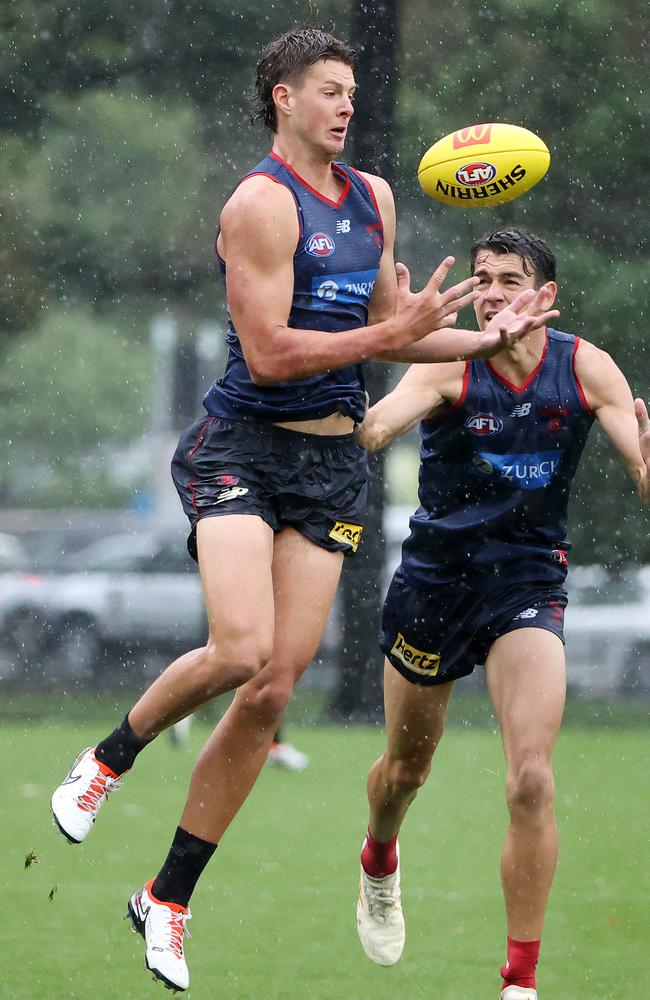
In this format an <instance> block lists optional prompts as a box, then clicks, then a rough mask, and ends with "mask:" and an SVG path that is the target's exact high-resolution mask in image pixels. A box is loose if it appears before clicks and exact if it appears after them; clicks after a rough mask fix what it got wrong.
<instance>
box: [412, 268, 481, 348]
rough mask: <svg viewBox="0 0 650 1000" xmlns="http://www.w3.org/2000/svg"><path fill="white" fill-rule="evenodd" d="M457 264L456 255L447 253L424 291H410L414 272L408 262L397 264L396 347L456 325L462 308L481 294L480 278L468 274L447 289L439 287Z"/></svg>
mask: <svg viewBox="0 0 650 1000" xmlns="http://www.w3.org/2000/svg"><path fill="white" fill-rule="evenodd" d="M454 264H455V258H454V257H445V259H444V260H443V261H442V263H441V264H440V265H439V266H438V267H437V268H436V270H435V271H434V272H433V274H432V275H431V277H430V278H429V280H428V282H427V283H426V285H425V286H424V288H423V289H422V291H421V292H412V291H411V275H410V273H409V269H408V267H407V266H406V264H401V263H398V264H396V265H395V271H396V273H397V314H396V319H397V320H398V334H397V338H398V339H396V343H395V347H403V346H405V345H406V344H412V343H413V342H414V341H416V340H420V339H421V338H422V337H426V335H427V334H428V333H433V331H434V330H441V329H443V328H444V327H449V326H453V325H454V323H455V322H456V320H457V319H458V313H459V312H460V310H461V309H463V308H464V307H465V306H469V305H471V304H472V302H474V301H475V300H476V299H477V298H478V294H477V292H476V291H475V288H476V285H478V278H466V279H465V281H460V282H459V283H458V284H457V285H453V286H452V287H451V288H448V289H447V290H446V291H444V292H441V291H440V287H441V285H442V283H443V281H444V280H445V278H446V277H447V275H448V274H449V271H450V270H451V268H452V267H453V265H454Z"/></svg>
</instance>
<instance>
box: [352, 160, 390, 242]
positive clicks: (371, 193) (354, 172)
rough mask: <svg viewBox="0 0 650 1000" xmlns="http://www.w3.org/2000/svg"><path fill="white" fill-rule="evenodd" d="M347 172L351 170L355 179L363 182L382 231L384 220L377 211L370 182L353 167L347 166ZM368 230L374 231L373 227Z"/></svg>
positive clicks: (375, 199)
mask: <svg viewBox="0 0 650 1000" xmlns="http://www.w3.org/2000/svg"><path fill="white" fill-rule="evenodd" d="M348 170H351V171H352V173H353V174H356V175H357V177H358V178H359V179H360V180H361V181H363V183H364V184H365V185H366V187H367V188H368V194H369V195H370V199H371V201H372V203H373V205H374V206H375V212H376V213H377V217H378V218H379V221H380V222H381V228H382V229H383V228H384V220H383V219H382V217H381V212H380V211H379V205H378V204H377V198H376V197H375V192H374V190H373V187H372V184H371V183H370V181H369V180H368V179H367V178H366V177H364V176H363V174H362V173H360V172H359V171H358V170H355V169H354V167H351V166H350V165H349V164H348ZM368 228H372V229H374V228H375V227H374V226H371V227H368Z"/></svg>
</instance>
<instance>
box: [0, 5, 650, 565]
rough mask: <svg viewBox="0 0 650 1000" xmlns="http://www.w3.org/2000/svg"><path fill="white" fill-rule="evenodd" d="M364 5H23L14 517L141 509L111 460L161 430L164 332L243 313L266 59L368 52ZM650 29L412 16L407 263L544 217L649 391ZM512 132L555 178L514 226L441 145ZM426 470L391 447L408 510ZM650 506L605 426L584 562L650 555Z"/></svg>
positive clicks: (539, 227)
mask: <svg viewBox="0 0 650 1000" xmlns="http://www.w3.org/2000/svg"><path fill="white" fill-rule="evenodd" d="M354 6H355V5H354V4H353V3H350V2H342V0H340V2H339V0H330V2H324V0H323V2H319V3H316V2H313V3H310V4H305V3H298V2H291V0H289V2H286V0H285V2H283V3H281V4H280V3H270V4H265V5H260V4H259V2H257V0H255V2H253V0H239V2H236V0H232V2H229V3H223V2H221V0H213V2H212V3H206V2H200V0H183V2H180V0H141V2H140V3H138V4H136V5H134V4H132V3H130V2H129V3H127V2H126V0H111V2H110V3H109V2H107V0H86V2H84V4H83V5H82V4H79V3H69V4H66V5H65V7H64V6H62V5H58V4H55V3H51V2H49V0H38V2H36V0H31V2H30V0H8V2H7V3H5V4H3V6H2V11H1V12H0V33H1V34H2V37H3V39H4V40H5V42H6V44H5V45H3V46H2V48H1V49H0V95H1V96H0V130H1V131H0V134H1V136H2V147H1V155H0V181H1V183H0V217H1V219H2V228H3V233H4V238H3V240H2V246H1V247H0V255H1V256H0V265H1V267H2V282H1V284H0V338H1V340H0V360H1V374H0V431H1V432H0V449H1V454H0V462H1V466H0V467H1V468H2V473H0V504H2V505H4V506H23V505H25V504H27V503H28V504H30V505H31V506H32V507H34V508H37V507H42V506H53V505H61V504H73V503H77V504H88V505H95V504H98V503H103V504H105V505H107V506H111V505H119V504H122V503H125V502H128V499H129V496H130V494H131V492H132V490H133V488H134V486H138V485H142V484H139V483H137V482H134V481H133V479H130V480H129V479H128V478H127V479H125V481H124V482H123V483H122V484H121V485H120V484H119V483H117V482H116V481H115V478H114V477H111V476H109V475H108V471H109V470H108V469H107V467H106V463H107V462H108V463H109V465H110V455H111V449H114V448H118V447H119V446H120V445H122V446H123V445H125V444H126V443H127V442H130V441H138V440H139V439H141V438H142V436H143V434H145V433H146V431H147V429H148V428H149V426H150V418H151V409H152V394H153V391H154V389H153V381H152V376H151V371H152V369H153V366H154V361H153V358H152V347H151V343H150V323H151V320H152V318H153V317H154V316H155V315H157V314H160V313H161V312H163V313H164V312H167V313H168V314H169V315H173V316H177V317H181V318H182V319H181V324H182V326H183V328H184V329H185V330H186V331H189V333H191V332H192V331H195V330H197V329H198V328H199V327H200V325H201V324H202V323H205V322H206V321H208V320H212V321H214V320H217V321H219V320H220V319H221V313H222V308H223V294H222V290H221V286H220V282H219V280H218V278H217V276H216V269H215V266H214V259H213V256H212V244H213V239H214V228H215V224H216V222H217V219H218V214H219V209H220V206H221V204H222V203H223V201H224V199H225V197H227V194H228V192H229V191H230V190H231V188H232V187H233V186H234V184H235V183H236V182H237V179H238V178H239V176H241V174H242V173H243V172H244V171H245V170H246V169H247V167H248V166H250V165H252V164H253V163H254V162H256V160H257V159H259V158H260V157H261V155H263V154H264V152H265V151H266V149H267V147H268V140H267V138H266V137H265V135H264V134H262V133H261V132H259V130H258V129H257V128H252V127H250V126H249V118H250V107H249V94H250V90H251V86H252V83H253V80H254V74H255V64H256V62H257V59H258V57H259V50H260V48H261V46H262V44H263V43H264V42H265V41H266V40H268V39H269V38H271V37H273V36H274V35H276V34H279V33H280V32H282V31H284V30H287V29H288V28H290V27H292V26H294V25H296V24H299V25H302V24H321V25H323V26H324V27H326V28H328V29H330V30H333V31H334V32H335V33H337V34H339V35H341V36H343V37H349V32H350V28H351V24H352V23H353V21H352V12H353V11H352V8H353V7H354ZM357 6H358V5H357ZM364 10H365V11H367V14H368V16H369V17H370V16H372V14H371V5H370V4H363V3H362V4H361V11H362V13H363V11H364ZM647 38H648V33H647V6H646V4H644V3H641V2H640V0H627V2H626V3H625V4H624V5H623V6H621V5H619V4H617V3H614V2H612V0H589V2H582V3H579V2H575V0H557V2H554V3H553V2H552V3H549V4H546V5H544V7H543V8H541V7H540V5H539V4H538V3H536V2H534V0H491V2H490V3H483V2H480V0H479V2H470V0H452V2H450V3H449V4H447V5H444V6H440V5H438V6H436V7H432V6H431V4H430V3H428V2H425V0H410V2H409V3H408V4H406V3H405V4H402V5H401V7H400V53H401V55H400V61H399V73H398V76H399V89H398V100H397V115H396V126H397V132H398V134H397V148H398V153H397V158H396V159H397V163H396V176H397V181H396V195H397V199H398V211H399V217H400V226H399V255H400V256H401V257H402V258H403V259H404V260H405V261H406V262H407V263H408V264H409V266H410V267H411V268H412V271H413V273H414V281H415V282H416V283H418V282H420V281H422V280H423V279H424V278H425V277H426V275H427V274H428V273H429V272H430V270H431V268H432V266H433V265H434V264H435V263H436V262H437V261H438V260H439V259H440V258H441V257H442V256H443V255H444V254H445V253H447V252H453V253H455V254H456V255H457V257H458V264H457V267H456V274H457V276H458V277H460V275H461V274H462V273H464V272H465V270H466V267H467V249H468V246H469V244H470V243H471V241H472V240H473V239H474V238H475V237H476V236H477V235H479V234H480V233H481V232H483V231H485V230H491V229H494V228H496V227H497V226H499V225H501V224H503V223H510V222H519V223H522V224H524V225H526V226H528V227H530V228H531V229H533V230H536V231H538V232H540V233H541V234H542V235H543V236H544V237H545V238H546V239H547V241H548V242H549V243H550V245H551V246H552V247H553V248H554V249H555V252H556V254H557V257H558V264H559V283H560V308H561V309H562V318H561V321H560V323H559V324H558V325H560V326H561V327H562V328H564V329H567V330H569V331H570V332H574V333H578V334H580V335H581V336H584V337H586V338H587V339H590V340H593V341H594V342H595V343H597V344H598V345H599V346H602V347H604V348H605V349H606V350H608V351H610V352H611V353H612V354H613V356H614V357H615V359H616V360H617V362H618V363H619V365H620V366H621V368H622V369H623V371H624V372H625V374H626V375H627V377H628V379H629V380H630V382H631V384H632V387H633V390H634V392H635V393H637V394H640V395H644V396H646V397H647V396H648V395H649V393H650V370H649V368H648V353H647V350H646V339H647V336H646V325H647V320H648V247H647V232H648V208H647V196H646V194H645V187H646V185H645V177H646V175H647V168H648V153H647V149H648V128H647V122H648V120H650V118H649V115H648V110H649V108H648V95H647V93H646V92H645V90H644V85H645V80H646V79H647V71H648V55H647ZM351 41H352V43H353V44H354V39H353V38H352V39H351ZM379 42H380V40H379V39H378V43H379ZM358 75H359V80H360V84H361V85H362V86H363V67H360V70H359V74H358ZM495 120H498V121H510V122H514V123H518V124H521V125H524V126H526V127H528V128H530V129H532V130H533V131H535V132H537V133H539V134H540V135H541V136H542V137H543V138H544V140H545V141H546V142H547V144H548V146H549V147H550V149H551V152H552V165H551V170H550V172H549V174H548V176H547V178H546V179H545V180H544V181H543V182H542V183H541V184H540V185H539V186H538V187H537V188H535V190H534V191H533V192H531V193H530V194H529V195H527V196H524V197H523V198H522V199H520V200H518V201H516V202H514V203H513V204H512V205H509V206H505V207H504V208H502V209H500V210H499V209H496V210H495V209H493V210H487V211H474V212H470V211H463V210H459V209H455V208H445V207H443V206H439V205H438V204H437V203H435V202H432V201H429V200H428V199H426V197H425V196H424V195H423V194H422V193H421V191H420V190H419V187H418V185H417V180H416V168H417V163H418V161H419V158H420V156H421V155H422V153H423V152H424V151H425V149H426V148H427V147H428V146H430V145H431V144H432V143H433V142H434V141H435V140H436V139H438V138H440V137H441V136H442V135H444V134H446V133H447V132H449V131H451V130H453V129H456V128H459V127H462V126H465V125H469V124H472V123H476V122H481V121H495ZM356 165H357V166H358V167H361V168H363V167H364V164H363V163H357V164H356ZM463 320H464V323H465V324H466V325H470V324H471V323H472V322H473V321H472V317H471V316H469V315H468V316H465V317H464V318H463ZM218 366H219V362H218V361H217V365H216V367H217V368H218ZM214 374H216V371H215V372H213V371H211V372H209V373H208V377H210V378H211V377H213V375H214ZM396 376H397V373H395V377H396ZM416 454H417V442H416V441H415V440H414V439H413V438H411V439H409V440H407V441H406V442H405V443H404V444H403V445H401V446H395V447H394V448H393V452H392V456H391V460H390V461H389V465H388V468H389V472H390V474H391V481H390V492H391V494H392V496H393V498H394V499H397V500H400V501H405V502H411V501H412V500H413V498H414V490H415V465H416ZM151 461H154V459H153V458H152V459H151ZM391 470H392V471H391ZM632 494H633V491H632V489H631V487H630V486H629V485H628V483H627V479H626V476H625V473H624V472H623V471H622V469H621V468H620V466H619V465H618V463H617V462H616V461H615V460H614V459H613V458H612V456H611V451H610V449H609V447H608V445H607V444H606V443H604V442H603V441H602V440H601V436H600V435H599V434H594V435H593V441H592V443H591V444H590V446H589V449H588V452H587V458H586V461H585V462H584V464H583V469H582V471H581V473H580V475H579V480H578V490H577V494H576V498H575V500H574V505H573V519H572V536H573V538H574V541H575V555H576V559H577V560H578V561H582V562H592V561H595V560H600V561H604V562H607V563H612V562H616V561H626V560H630V559H631V560H635V561H636V560H639V561H650V539H649V535H648V530H647V529H648V523H647V519H646V516H645V514H644V513H643V512H641V511H640V510H639V509H638V504H636V502H635V500H634V497H633V496H632Z"/></svg>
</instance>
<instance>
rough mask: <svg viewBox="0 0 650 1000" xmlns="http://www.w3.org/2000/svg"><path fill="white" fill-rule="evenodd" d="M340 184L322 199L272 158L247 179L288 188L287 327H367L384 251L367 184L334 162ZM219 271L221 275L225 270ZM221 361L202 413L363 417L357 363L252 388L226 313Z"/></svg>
mask: <svg viewBox="0 0 650 1000" xmlns="http://www.w3.org/2000/svg"><path fill="white" fill-rule="evenodd" d="M332 170H334V171H335V172H336V173H337V174H338V175H339V176H340V178H341V181H342V182H343V186H342V188H341V194H340V197H339V199H338V201H337V202H334V201H331V200H330V199H328V198H325V197H323V195H321V194H319V193H318V192H317V191H315V190H314V189H313V188H311V187H310V186H309V185H308V184H307V183H306V181H303V180H302V179H301V178H300V177H299V176H298V174H296V173H295V171H293V170H292V168H291V167H290V166H289V165H288V164H286V163H285V162H284V161H283V160H281V159H280V158H279V157H278V156H276V154H275V153H271V154H270V155H269V156H267V157H265V159H263V160H262V161H261V163H258V164H257V166H256V167H253V169H252V170H251V171H249V173H248V174H246V177H245V178H244V180H245V179H246V178H247V177H252V176H254V175H257V174H262V175H265V176H268V177H271V178H272V179H273V180H274V181H276V182H278V183H279V184H283V185H284V186H285V187H287V188H289V190H290V191H291V193H292V195H293V197H294V200H295V203H296V210H297V213H298V222H299V238H298V245H297V247H296V252H295V254H294V261H293V272H294V288H293V301H292V304H291V312H290V314H289V321H288V325H289V326H290V327H293V328H294V329H303V330H325V331H329V332H332V333H335V332H336V331H341V330H352V329H357V328H358V327H362V326H366V324H367V321H368V303H369V301H370V296H371V294H372V290H373V288H374V284H375V280H376V277H377V271H378V269H379V261H380V258H381V254H382V249H383V227H382V222H381V217H380V214H379V209H378V207H377V202H376V200H375V197H374V193H373V191H372V189H371V188H370V185H369V184H368V183H367V182H366V181H365V180H364V178H363V177H361V175H360V174H359V173H357V171H355V170H353V169H352V168H351V167H349V166H347V165H346V164H344V163H333V164H332ZM220 263H221V270H222V273H223V275H224V278H225V272H226V265H225V263H224V262H223V261H221V262H220ZM227 345H228V358H227V362H226V370H225V372H224V374H223V376H222V377H221V378H219V379H217V381H216V382H214V384H213V385H212V386H211V387H210V389H209V390H208V392H207V394H206V396H205V398H204V400H203V405H204V406H205V408H206V410H207V411H208V413H210V414H212V415H214V416H218V417H227V418H229V419H235V420H236V419H249V418H254V419H258V420H270V421H281V420H308V419H312V418H318V417H325V416H328V414H330V413H336V412H338V413H343V414H345V415H346V416H350V417H352V418H353V419H354V420H355V421H360V420H362V419H363V415H364V412H365V386H364V380H363V372H362V368H361V365H360V364H358V365H351V366H349V367H347V368H341V369H338V370H335V371H329V372H325V373H324V374H321V375H314V376H312V377H310V378H306V379H302V380H300V381H294V382H281V383H277V384H275V385H270V386H259V385H254V384H253V382H252V380H251V377H250V374H249V372H248V368H247V367H246V362H245V360H244V356H243V352H242V348H241V344H240V342H239V338H238V336H237V332H236V330H235V328H234V326H233V324H232V319H231V318H230V315H229V316H228V334H227Z"/></svg>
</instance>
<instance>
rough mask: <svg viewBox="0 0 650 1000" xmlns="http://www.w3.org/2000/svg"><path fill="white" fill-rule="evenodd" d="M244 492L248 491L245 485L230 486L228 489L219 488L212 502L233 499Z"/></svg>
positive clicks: (241, 495)
mask: <svg viewBox="0 0 650 1000" xmlns="http://www.w3.org/2000/svg"><path fill="white" fill-rule="evenodd" d="M244 493H248V489H247V487H245V486H230V487H228V489H225V490H221V491H220V492H219V494H218V496H217V499H216V500H215V501H214V502H215V503H223V502H224V500H235V499H236V498H237V497H243V495H244Z"/></svg>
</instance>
